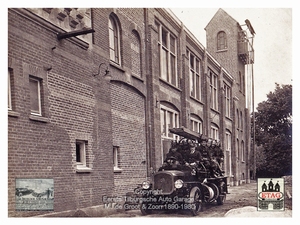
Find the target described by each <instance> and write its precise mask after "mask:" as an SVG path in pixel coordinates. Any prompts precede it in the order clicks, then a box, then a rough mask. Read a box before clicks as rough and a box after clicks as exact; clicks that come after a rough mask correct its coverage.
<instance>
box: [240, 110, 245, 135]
mask: <svg viewBox="0 0 300 225" xmlns="http://www.w3.org/2000/svg"><path fill="white" fill-rule="evenodd" d="M240 123H241V125H240V128H241V131H243V126H244V123H243V112H242V111H241V113H240Z"/></svg>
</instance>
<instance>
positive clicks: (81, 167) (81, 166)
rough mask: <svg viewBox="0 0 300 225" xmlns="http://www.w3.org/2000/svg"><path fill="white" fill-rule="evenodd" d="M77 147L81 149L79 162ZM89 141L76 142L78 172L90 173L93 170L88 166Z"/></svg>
mask: <svg viewBox="0 0 300 225" xmlns="http://www.w3.org/2000/svg"><path fill="white" fill-rule="evenodd" d="M77 147H79V161H77V157H78V156H77V154H78V153H77ZM86 148H87V141H84V140H76V144H75V161H76V169H77V172H89V171H91V168H89V167H88V166H87V160H86V157H87V153H86V151H87V149H86Z"/></svg>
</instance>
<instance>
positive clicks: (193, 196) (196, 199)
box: [189, 187, 202, 216]
mask: <svg viewBox="0 0 300 225" xmlns="http://www.w3.org/2000/svg"><path fill="white" fill-rule="evenodd" d="M189 203H190V210H191V213H192V215H193V216H197V215H198V214H199V212H200V211H202V194H201V191H200V189H199V188H198V187H193V188H192V190H191V191H190V202H189Z"/></svg>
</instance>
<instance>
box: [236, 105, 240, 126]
mask: <svg viewBox="0 0 300 225" xmlns="http://www.w3.org/2000/svg"><path fill="white" fill-rule="evenodd" d="M236 126H237V129H238V130H239V129H240V118H239V110H238V109H237V110H236Z"/></svg>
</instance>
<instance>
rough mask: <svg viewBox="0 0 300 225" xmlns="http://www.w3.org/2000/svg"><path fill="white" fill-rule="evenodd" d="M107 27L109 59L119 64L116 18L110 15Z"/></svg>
mask: <svg viewBox="0 0 300 225" xmlns="http://www.w3.org/2000/svg"><path fill="white" fill-rule="evenodd" d="M108 28H109V55H110V60H111V61H114V62H115V63H117V64H120V30H119V27H118V25H117V22H116V19H115V18H114V17H113V16H112V15H111V16H110V17H109V24H108Z"/></svg>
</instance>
